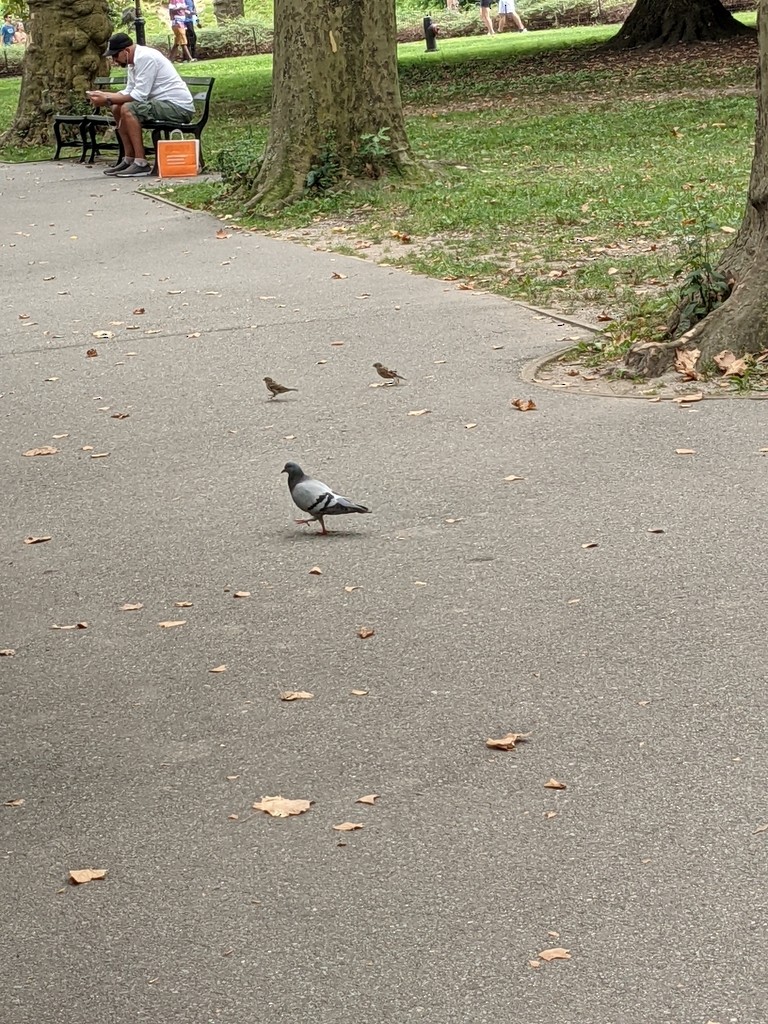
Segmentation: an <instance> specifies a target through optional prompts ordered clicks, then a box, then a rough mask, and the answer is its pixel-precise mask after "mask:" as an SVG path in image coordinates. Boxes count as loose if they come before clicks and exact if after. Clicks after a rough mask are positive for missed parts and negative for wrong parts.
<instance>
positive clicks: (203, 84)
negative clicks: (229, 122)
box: [94, 75, 216, 128]
mask: <svg viewBox="0 0 768 1024" xmlns="http://www.w3.org/2000/svg"><path fill="white" fill-rule="evenodd" d="M181 80H182V82H185V83H186V85H187V88H188V89H189V91H190V92H191V93H192V99H193V100H194V101H195V110H196V111H197V120H196V121H195V125H197V126H199V127H200V128H203V127H205V124H206V122H207V120H208V115H209V114H210V110H211V93H212V92H213V83H214V82H215V81H216V79H215V78H206V77H200V76H195V77H190V78H185V77H182V79H181ZM127 81H128V79H127V78H126V77H125V75H114V76H113V77H111V78H97V79H96V80H95V81H94V87H95V88H96V89H102V90H106V89H108V88H109V87H110V86H112V87H115V86H117V88H118V90H119V89H121V88H122V87H123V86H124V85H125V83H126V82H127Z"/></svg>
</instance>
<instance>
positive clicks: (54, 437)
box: [51, 434, 69, 441]
mask: <svg viewBox="0 0 768 1024" xmlns="http://www.w3.org/2000/svg"><path fill="white" fill-rule="evenodd" d="M51 437H53V440H54V441H60V440H61V439H62V437H69V434H52V435H51Z"/></svg>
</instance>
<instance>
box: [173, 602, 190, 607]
mask: <svg viewBox="0 0 768 1024" xmlns="http://www.w3.org/2000/svg"><path fill="white" fill-rule="evenodd" d="M173 606H174V608H191V607H192V602H191V601H174V602H173Z"/></svg>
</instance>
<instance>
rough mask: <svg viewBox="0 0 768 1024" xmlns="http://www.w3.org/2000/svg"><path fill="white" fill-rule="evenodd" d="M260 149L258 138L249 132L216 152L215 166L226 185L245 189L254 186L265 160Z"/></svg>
mask: <svg viewBox="0 0 768 1024" xmlns="http://www.w3.org/2000/svg"><path fill="white" fill-rule="evenodd" d="M259 149H260V146H259V145H258V143H257V142H256V140H255V139H254V138H253V137H252V136H251V135H250V134H248V135H244V136H243V137H242V138H240V139H237V140H236V141H233V142H232V143H231V144H230V145H229V146H227V147H226V148H225V149H220V150H219V151H218V152H217V153H216V156H215V158H214V166H215V167H216V170H217V171H219V173H220V174H221V180H222V181H223V182H224V184H225V185H228V186H230V187H231V188H241V187H242V188H245V189H250V188H251V187H252V186H253V183H254V182H255V181H256V177H257V176H258V173H259V170H260V169H261V164H262V161H263V155H259Z"/></svg>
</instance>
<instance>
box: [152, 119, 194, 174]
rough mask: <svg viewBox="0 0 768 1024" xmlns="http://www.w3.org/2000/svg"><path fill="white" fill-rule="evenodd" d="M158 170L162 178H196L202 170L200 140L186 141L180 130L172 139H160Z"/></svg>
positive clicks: (176, 131) (173, 132) (158, 144)
mask: <svg viewBox="0 0 768 1024" xmlns="http://www.w3.org/2000/svg"><path fill="white" fill-rule="evenodd" d="M174 135H178V136H179V137H178V138H177V139H174V138H173V136H174ZM157 168H158V171H159V173H160V177H161V178H194V177H195V175H196V174H197V173H198V172H199V169H200V140H199V139H185V138H184V135H183V133H182V132H181V131H180V130H179V129H178V128H175V129H174V130H173V131H172V132H171V138H170V139H158V143H157Z"/></svg>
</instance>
